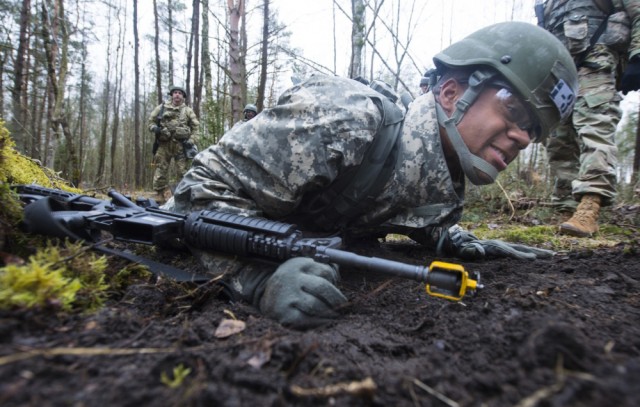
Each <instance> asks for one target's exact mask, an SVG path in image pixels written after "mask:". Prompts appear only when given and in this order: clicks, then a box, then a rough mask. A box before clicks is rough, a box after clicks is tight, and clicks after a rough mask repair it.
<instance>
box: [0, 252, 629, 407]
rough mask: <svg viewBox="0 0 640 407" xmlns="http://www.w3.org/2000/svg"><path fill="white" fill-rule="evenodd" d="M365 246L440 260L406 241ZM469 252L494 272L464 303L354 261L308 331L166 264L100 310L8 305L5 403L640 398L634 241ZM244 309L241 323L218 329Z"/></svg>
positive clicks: (0, 376)
mask: <svg viewBox="0 0 640 407" xmlns="http://www.w3.org/2000/svg"><path fill="white" fill-rule="evenodd" d="M361 252H362V253H364V254H368V255H375V256H378V257H385V258H390V259H394V260H399V261H403V262H408V263H414V264H419V263H423V264H424V262H430V261H431V259H432V258H431V257H429V256H430V254H429V253H427V252H425V251H424V250H423V249H421V248H419V247H417V246H414V245H411V244H406V243H400V244H399V243H393V244H392V243H384V244H381V245H380V247H371V248H369V249H367V250H364V251H363V250H361ZM185 261H186V260H185ZM452 261H455V260H452ZM462 264H463V265H464V266H465V268H466V269H467V270H473V271H479V272H480V273H481V275H482V282H483V283H484V286H485V287H484V289H483V290H482V291H481V292H480V293H479V294H478V295H477V296H476V297H469V298H465V299H464V301H462V302H451V301H447V300H443V299H437V298H433V297H430V296H427V295H426V294H425V292H424V287H423V285H422V284H419V283H417V282H414V281H409V280H403V279H398V278H388V277H386V276H381V275H372V274H366V273H363V272H359V271H355V270H343V272H342V276H343V279H342V281H341V283H340V287H341V289H342V290H343V293H344V294H345V295H346V296H347V297H348V298H349V305H348V306H347V307H346V308H345V309H343V310H342V316H341V318H340V319H338V320H336V321H335V322H333V323H331V324H329V325H326V326H323V327H320V328H316V329H312V330H308V331H296V330H292V329H288V328H285V327H283V326H281V325H279V324H278V323H276V322H274V321H271V320H269V319H266V318H264V317H262V316H261V315H260V314H259V313H258V312H257V311H256V310H255V309H253V308H251V307H250V306H249V305H247V304H243V303H239V302H230V301H229V300H228V299H226V298H225V297H224V296H223V295H220V293H219V288H218V287H217V286H213V285H211V286H203V287H200V288H197V289H196V286H188V285H185V284H176V283H174V282H171V281H167V280H166V279H164V280H163V279H161V280H157V279H156V278H151V279H149V280H148V281H141V282H140V283H139V284H135V285H132V286H130V287H128V288H127V289H126V291H124V292H122V293H114V294H113V295H112V298H111V299H110V300H109V302H108V303H107V306H106V307H105V308H104V309H102V310H101V311H99V312H98V313H96V314H93V315H72V316H69V315H62V314H59V315H52V314H51V313H43V312H37V311H32V312H4V313H2V314H0V405H3V406H191V405H195V406H282V405H292V406H309V405H323V406H324V405H336V406H358V405H362V406H522V407H524V406H637V405H638V403H639V400H640V385H639V383H640V291H639V289H640V250H639V249H638V245H637V244H629V243H626V244H620V245H618V246H616V247H612V248H607V249H598V250H575V251H572V252H570V253H560V254H558V255H557V256H556V257H555V258H553V259H550V260H540V261H535V262H527V261H514V260H495V261H485V262H462ZM234 319H236V320H238V321H243V322H244V323H245V324H246V326H245V329H244V330H243V331H241V332H239V333H235V334H232V335H230V336H228V337H226V338H218V337H216V329H217V328H218V327H219V325H220V324H221V322H222V321H223V320H234Z"/></svg>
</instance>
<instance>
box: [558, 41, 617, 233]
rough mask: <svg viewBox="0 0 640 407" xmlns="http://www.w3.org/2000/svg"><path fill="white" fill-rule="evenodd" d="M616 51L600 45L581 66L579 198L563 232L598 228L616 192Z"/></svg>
mask: <svg viewBox="0 0 640 407" xmlns="http://www.w3.org/2000/svg"><path fill="white" fill-rule="evenodd" d="M617 58H618V56H617V54H616V53H615V52H613V51H610V50H609V49H608V48H607V47H605V46H602V45H597V46H595V47H594V49H593V50H592V51H591V52H590V53H589V56H588V57H587V58H586V59H585V63H584V65H583V66H582V67H581V68H580V69H579V71H578V75H579V81H580V96H579V97H578V99H577V100H576V105H575V107H574V111H573V116H572V119H573V126H574V128H575V129H576V132H577V133H578V140H579V143H580V170H579V172H578V177H577V179H575V180H574V181H573V182H572V190H573V196H574V198H576V200H577V201H579V202H580V204H579V205H578V207H577V209H576V212H575V213H574V214H573V216H572V217H571V219H569V220H568V221H566V222H564V223H562V224H560V232H562V233H566V234H571V235H574V236H578V237H587V236H592V235H593V234H594V233H596V232H597V231H598V229H599V226H598V218H599V216H600V207H601V206H606V205H610V204H611V202H612V201H613V200H614V198H615V196H616V172H615V170H616V164H617V157H616V156H617V148H616V144H615V139H614V137H615V131H616V127H617V125H618V122H619V121H620V117H621V116H622V112H621V110H620V107H619V104H620V99H621V98H620V96H619V95H618V93H617V92H616V89H615V76H614V74H615V67H616V64H617Z"/></svg>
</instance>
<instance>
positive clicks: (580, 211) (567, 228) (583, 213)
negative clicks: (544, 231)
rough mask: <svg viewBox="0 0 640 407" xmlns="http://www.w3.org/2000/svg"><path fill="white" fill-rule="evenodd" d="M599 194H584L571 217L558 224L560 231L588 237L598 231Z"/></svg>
mask: <svg viewBox="0 0 640 407" xmlns="http://www.w3.org/2000/svg"><path fill="white" fill-rule="evenodd" d="M599 214H600V195H595V194H586V195H583V196H582V199H581V200H580V204H579V205H578V208H577V209H576V212H575V213H574V214H573V216H572V217H571V219H569V220H568V221H566V222H564V223H563V224H561V225H560V233H563V234H566V235H572V236H577V237H590V236H592V235H593V234H594V233H596V232H597V231H598V216H599Z"/></svg>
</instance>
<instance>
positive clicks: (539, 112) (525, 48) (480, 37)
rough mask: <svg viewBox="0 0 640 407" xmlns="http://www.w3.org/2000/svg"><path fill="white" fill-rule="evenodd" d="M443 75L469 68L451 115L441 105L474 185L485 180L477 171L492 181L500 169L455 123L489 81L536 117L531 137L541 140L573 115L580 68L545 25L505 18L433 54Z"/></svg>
mask: <svg viewBox="0 0 640 407" xmlns="http://www.w3.org/2000/svg"><path fill="white" fill-rule="evenodd" d="M433 61H434V63H435V65H436V67H437V69H438V71H439V74H440V75H441V74H442V73H444V72H446V71H447V69H450V68H453V69H455V68H458V69H460V68H463V69H464V68H466V69H469V70H470V71H471V72H472V73H471V75H470V76H469V83H468V85H469V87H468V88H467V90H466V91H465V93H464V94H463V96H462V98H461V99H460V100H459V101H458V102H457V105H456V110H455V112H454V113H453V114H452V116H451V117H450V118H449V117H447V116H446V114H445V113H444V111H442V108H441V107H440V106H439V105H438V106H437V107H440V108H439V109H438V121H439V122H440V124H441V125H442V126H444V127H445V128H446V129H447V134H448V135H449V138H450V140H451V143H452V144H453V146H454V148H455V150H456V153H457V155H458V157H459V158H460V162H461V165H462V167H463V170H464V173H465V175H466V176H467V177H468V178H469V180H470V181H471V182H472V183H474V184H475V185H480V184H483V183H486V182H482V181H481V180H480V179H479V178H478V176H477V174H476V170H479V171H482V172H484V173H485V174H487V175H488V176H489V177H491V178H492V179H493V180H494V181H495V178H496V177H497V175H498V172H497V170H496V169H495V168H494V167H493V166H492V165H490V164H489V163H487V162H486V161H484V160H482V159H480V158H479V157H477V156H475V155H473V154H471V153H470V152H469V150H468V148H467V146H466V145H465V144H464V142H463V140H462V138H461V137H460V133H459V132H458V130H457V127H456V126H457V124H458V123H460V120H462V117H463V116H464V114H465V112H466V111H467V109H468V108H469V106H471V105H472V104H473V102H474V101H475V100H476V98H477V97H478V95H479V94H480V93H481V92H482V90H483V89H484V88H485V86H487V85H490V84H494V85H495V84H497V85H501V84H503V85H506V87H508V88H510V89H512V90H513V91H515V93H517V94H518V96H520V97H521V98H522V100H523V101H524V103H525V104H526V105H527V107H528V108H529V111H530V112H531V113H532V114H533V115H534V116H535V118H536V119H537V122H538V123H537V125H538V127H537V128H536V129H534V130H533V131H532V135H531V137H532V139H533V142H540V141H543V140H544V139H545V138H546V137H547V136H548V135H549V133H551V131H552V130H553V129H554V128H555V127H556V126H557V125H558V124H559V123H560V121H562V120H564V119H566V118H567V117H569V115H570V114H571V112H572V111H573V105H574V103H575V100H576V97H577V92H578V72H577V71H576V67H575V63H574V62H573V59H572V58H571V55H570V54H569V52H568V51H567V49H566V48H565V47H564V45H562V43H561V42H560V41H559V40H558V39H557V38H555V37H554V36H553V34H551V33H549V32H547V31H546V30H544V29H543V28H540V27H538V26H536V25H533V24H529V23H523V22H513V21H512V22H505V23H498V24H494V25H491V26H488V27H485V28H482V29H480V30H478V31H476V32H474V33H472V34H470V35H469V36H467V37H466V38H464V39H462V40H461V41H459V42H457V43H455V44H452V45H451V46H449V47H448V48H446V49H444V50H443V51H442V52H440V53H439V54H437V55H436V56H435V57H433Z"/></svg>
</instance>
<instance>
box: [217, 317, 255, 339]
mask: <svg viewBox="0 0 640 407" xmlns="http://www.w3.org/2000/svg"><path fill="white" fill-rule="evenodd" d="M246 327H247V324H246V323H245V322H244V321H239V320H237V319H223V320H222V321H221V322H220V325H218V327H217V328H216V332H215V333H214V336H215V337H216V338H228V337H230V336H231V335H235V334H237V333H240V332H242V331H244V329H245V328H246Z"/></svg>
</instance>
